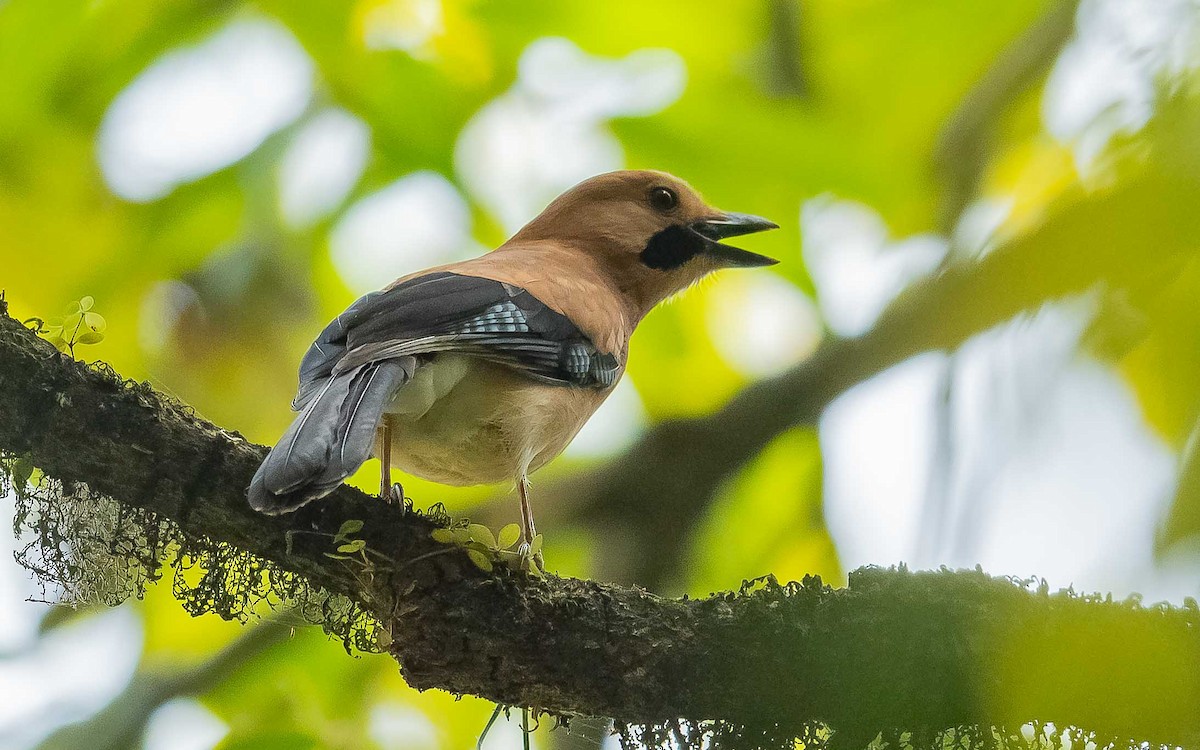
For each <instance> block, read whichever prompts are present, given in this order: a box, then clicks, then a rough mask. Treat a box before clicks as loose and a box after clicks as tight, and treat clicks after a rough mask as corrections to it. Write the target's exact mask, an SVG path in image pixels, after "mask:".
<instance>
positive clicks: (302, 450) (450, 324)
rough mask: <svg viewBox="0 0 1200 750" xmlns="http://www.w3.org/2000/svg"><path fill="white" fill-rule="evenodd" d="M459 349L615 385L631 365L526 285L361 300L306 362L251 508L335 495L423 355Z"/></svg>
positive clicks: (428, 283) (434, 284) (560, 380)
mask: <svg viewBox="0 0 1200 750" xmlns="http://www.w3.org/2000/svg"><path fill="white" fill-rule="evenodd" d="M436 352H459V353H462V354H467V355H470V356H474V357H479V358H480V359H485V360H487V361H490V362H496V363H499V364H502V365H504V366H507V367H511V368H512V369H514V370H516V371H517V372H520V373H523V374H524V375H526V376H528V377H530V378H532V379H535V380H539V381H542V382H547V383H553V384H558V385H574V386H583V387H591V388H607V387H609V386H611V385H613V384H614V383H616V381H617V377H618V376H619V375H620V363H619V361H618V360H617V358H616V357H615V356H614V355H613V354H610V353H602V352H600V351H598V350H597V349H596V347H595V345H594V344H593V343H592V342H591V341H589V340H588V338H587V337H586V336H585V335H584V334H583V333H582V332H581V331H580V330H579V328H578V327H576V326H575V324H574V323H572V322H571V321H570V319H568V318H567V317H566V316H564V315H561V314H560V313H558V312H555V311H554V310H552V309H550V308H549V307H548V306H546V305H545V304H543V303H542V302H541V301H540V300H538V299H537V298H535V297H534V296H533V295H531V294H530V293H529V292H527V291H526V290H524V289H521V288H518V287H515V286H512V285H511V284H505V283H503V282H499V281H492V280H490V279H481V278H477V277H474V276H461V275H458V274H454V273H448V272H438V273H431V274H427V275H425V276H421V277H418V278H416V279H412V280H409V281H407V282H405V283H403V284H399V285H397V286H395V287H393V288H391V289H387V290H384V291H382V292H373V293H371V294H368V295H366V296H365V297H362V298H360V299H359V300H358V301H356V302H355V303H354V304H352V305H351V306H350V307H349V308H347V309H346V311H345V312H343V313H342V314H341V315H339V316H338V317H337V318H336V319H334V320H333V322H331V323H330V324H329V325H328V326H326V327H325V330H323V331H321V334H320V335H319V336H317V340H316V341H314V342H313V344H312V346H310V347H309V349H308V352H307V353H305V355H304V358H303V360H302V361H301V362H300V389H299V391H298V392H297V394H296V398H295V399H294V400H293V401H292V408H294V409H296V410H297V411H299V412H301V413H300V415H299V416H297V418H296V420H295V421H294V422H293V423H292V426H291V427H290V428H288V430H287V432H286V433H284V436H283V438H282V439H281V440H280V441H279V444H278V445H276V446H275V448H274V449H273V450H272V451H271V452H270V454H268V456H267V458H266V460H265V461H264V462H263V464H262V466H260V467H259V469H258V472H257V473H256V474H255V476H254V480H253V481H252V482H251V484H250V488H249V499H250V504H251V505H252V506H253V507H254V508H256V509H258V510H260V511H262V512H264V513H271V514H275V513H286V512H288V511H292V510H295V509H296V508H298V507H300V506H301V505H304V504H305V503H307V502H309V501H311V500H313V499H316V498H318V497H322V496H323V495H326V494H328V493H329V492H331V491H332V490H333V489H334V488H336V487H337V486H338V485H339V484H341V482H342V480H343V479H345V478H346V477H348V476H350V474H352V473H353V472H354V471H355V470H357V469H358V467H359V466H360V465H362V463H363V462H364V461H366V460H367V458H368V457H369V456H370V453H371V447H372V444H373V441H374V438H375V432H376V430H377V429H378V427H379V424H380V422H381V420H382V418H383V413H384V411H385V410H386V408H387V404H388V403H389V402H390V400H391V399H392V398H393V397H394V395H395V393H396V392H397V391H398V390H399V389H400V388H402V387H403V386H404V384H405V383H407V382H408V381H409V380H410V379H411V378H412V377H413V374H414V372H415V371H416V369H417V367H418V365H419V359H418V355H425V354H433V353H436Z"/></svg>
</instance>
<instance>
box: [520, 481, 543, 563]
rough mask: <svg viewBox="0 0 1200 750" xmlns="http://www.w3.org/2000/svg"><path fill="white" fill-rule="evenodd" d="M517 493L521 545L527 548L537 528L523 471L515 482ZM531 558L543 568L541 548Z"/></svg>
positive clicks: (527, 482)
mask: <svg viewBox="0 0 1200 750" xmlns="http://www.w3.org/2000/svg"><path fill="white" fill-rule="evenodd" d="M517 494H519V495H520V496H521V547H522V548H523V549H525V550H528V549H529V548H530V546H531V545H532V544H533V538H534V537H535V536H537V529H536V528H534V526H533V507H532V506H530V504H529V478H528V477H526V476H525V474H524V473H523V472H522V474H521V479H520V480H519V481H518V482H517ZM533 560H534V564H535V565H537V566H538V567H539V568H542V569H545V564H544V562H543V559H542V551H541V550H538V551H537V552H534V553H533Z"/></svg>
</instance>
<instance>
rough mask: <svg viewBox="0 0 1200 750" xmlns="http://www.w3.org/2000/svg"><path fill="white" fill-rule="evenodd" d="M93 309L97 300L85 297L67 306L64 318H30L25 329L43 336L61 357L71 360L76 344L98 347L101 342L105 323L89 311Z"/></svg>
mask: <svg viewBox="0 0 1200 750" xmlns="http://www.w3.org/2000/svg"><path fill="white" fill-rule="evenodd" d="M95 305H96V300H95V299H94V298H92V297H91V296H87V297H84V298H82V299H80V300H79V301H77V302H72V303H71V304H70V305H68V306H67V310H66V315H65V316H63V317H62V318H53V319H50V320H43V319H42V318H29V319H27V320H26V321H25V325H26V326H28V327H29V328H30V330H32V331H33V332H34V333H36V334H38V335H40V336H44V337H45V338H46V340H47V341H49V342H50V343H51V344H54V346H55V348H57V349H58V350H59V351H60V352H62V353H63V354H69V355H71V357H74V356H75V346H76V345H77V344H98V343H100V342H101V341H103V340H104V329H105V328H107V327H108V321H106V320H105V319H104V316H103V315H101V314H100V313H98V312H96V311H95V310H94V309H92V308H94V307H95ZM31 324H32V325H31Z"/></svg>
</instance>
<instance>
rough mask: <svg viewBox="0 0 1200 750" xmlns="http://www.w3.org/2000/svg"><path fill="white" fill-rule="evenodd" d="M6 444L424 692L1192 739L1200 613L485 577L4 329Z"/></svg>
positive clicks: (903, 593)
mask: <svg viewBox="0 0 1200 750" xmlns="http://www.w3.org/2000/svg"><path fill="white" fill-rule="evenodd" d="M0 451H3V452H5V453H7V454H9V455H16V454H20V455H28V456H30V457H31V459H32V461H33V462H34V463H35V465H36V466H38V467H39V468H40V469H42V470H43V471H44V472H45V473H46V474H47V475H48V476H51V477H54V478H56V479H58V480H60V481H62V482H64V483H66V484H68V485H69V484H70V483H72V482H83V483H86V484H87V485H88V487H89V488H91V489H92V490H94V491H96V492H100V493H103V494H105V495H107V496H109V497H111V498H113V499H114V500H116V501H117V502H119V503H122V504H125V505H128V506H133V507H138V508H143V509H147V510H150V511H152V512H153V513H155V514H157V515H159V516H161V517H163V518H166V519H169V520H170V521H172V522H174V523H175V524H177V525H178V527H179V528H180V529H181V530H182V531H183V533H185V534H186V535H189V536H191V537H195V538H207V539H211V540H217V541H221V542H225V543H228V544H229V545H232V546H234V547H237V548H239V549H242V550H245V551H248V552H250V553H253V554H254V555H257V556H259V557H261V558H263V559H265V560H267V561H269V562H270V563H271V564H273V565H275V566H277V567H278V568H280V569H283V570H287V571H292V572H294V573H296V574H299V575H302V576H305V577H307V578H308V579H309V580H310V581H312V582H313V583H315V584H317V585H320V586H322V587H324V588H326V589H328V590H330V591H334V592H338V593H341V594H344V595H346V596H348V597H350V598H352V599H354V600H355V601H358V602H360V603H361V604H362V605H364V606H365V607H366V608H367V609H369V611H370V612H372V613H373V614H374V616H376V617H377V618H378V619H379V620H380V621H381V622H382V623H383V626H384V627H385V628H386V629H387V631H388V632H389V633H390V635H391V645H390V649H389V650H390V651H391V653H392V654H393V655H394V656H395V657H396V659H397V660H398V661H399V662H400V664H401V668H402V671H403V673H404V675H405V677H406V679H407V680H408V681H409V683H410V684H412V685H413V686H415V687H418V688H429V687H437V688H441V689H444V690H449V691H453V692H457V693H472V694H476V695H481V696H484V697H487V698H490V699H493V700H496V701H498V702H502V703H508V704H516V705H531V706H534V707H537V708H539V709H544V710H547V711H551V712H555V713H561V714H573V713H581V714H589V715H606V716H612V717H615V718H616V719H617V721H619V722H624V723H656V722H666V721H670V720H672V719H674V718H677V717H686V718H691V719H697V720H703V719H718V720H725V721H727V722H729V723H731V724H734V725H737V726H739V727H750V728H751V730H750V731H751V732H756V731H760V730H762V731H765V732H766V733H767V734H768V735H770V736H775V737H780V736H782V737H786V736H792V735H802V734H804V733H805V732H806V731H808V729H810V728H811V727H812V726H813V725H814V723H818V722H819V723H824V724H825V725H827V726H828V727H831V728H832V729H833V730H834V732H835V734H834V738H835V739H838V740H839V741H840V742H841V743H842V744H843V746H846V747H851V746H856V745H863V744H865V743H867V742H868V741H869V740H870V739H871V738H872V737H874V736H875V735H876V734H877V733H878V732H881V731H882V732H885V733H887V732H888V731H891V730H905V731H912V732H914V733H916V734H914V735H913V736H914V737H915V736H926V735H928V734H930V733H936V732H937V731H940V730H945V729H947V728H952V727H966V726H1004V727H1016V726H1019V725H1020V724H1022V723H1024V722H1027V721H1031V720H1042V721H1053V722H1057V723H1058V725H1059V726H1067V725H1078V726H1080V727H1082V728H1084V729H1087V730H1090V731H1093V732H1096V733H1098V734H1097V736H1098V737H1099V738H1101V739H1106V738H1115V739H1117V740H1119V741H1120V742H1122V743H1123V742H1126V741H1142V740H1147V741H1151V742H1155V743H1166V744H1182V745H1189V744H1196V743H1197V742H1200V711H1198V710H1197V709H1198V708H1200V670H1197V669H1196V668H1195V667H1196V665H1197V664H1200V612H1197V611H1196V609H1195V608H1194V607H1193V608H1184V609H1170V610H1168V609H1143V608H1140V607H1136V606H1131V605H1127V604H1122V603H1113V602H1105V601H1097V600H1091V599H1084V598H1079V597H1074V596H1069V595H1064V594H1059V595H1054V596H1051V595H1048V594H1047V593H1045V592H1042V591H1036V592H1035V591H1029V590H1027V589H1026V588H1025V587H1023V586H1020V585H1017V584H1014V583H1011V582H1009V581H1006V580H1000V579H993V578H989V577H987V576H985V575H983V574H982V573H980V572H959V573H950V572H939V573H927V574H913V573H909V572H907V571H904V570H891V571H883V570H862V571H859V572H857V573H855V574H852V576H851V579H850V586H849V587H848V588H846V589H841V590H834V589H831V588H829V587H826V586H823V585H821V583H820V582H819V581H818V580H806V581H805V582H803V583H800V584H789V585H788V586H779V585H777V584H774V583H764V584H761V585H759V586H757V587H754V588H752V589H750V588H748V589H746V590H744V591H743V592H741V593H739V594H737V595H734V594H728V595H718V596H714V597H711V598H708V599H704V600H689V599H682V600H668V599H663V598H660V597H657V596H654V595H652V594H650V593H647V592H645V591H643V590H640V589H636V588H624V587H618V586H612V585H606V584H602V583H597V582H593V581H582V580H573V579H563V578H556V577H549V578H546V579H544V580H539V579H535V578H532V577H527V576H524V575H522V574H516V573H511V572H507V571H499V572H496V573H494V574H484V573H482V572H481V571H480V570H478V569H477V568H476V567H474V566H473V565H472V563H471V562H470V561H469V560H468V559H467V558H466V556H465V555H464V554H462V553H460V552H459V551H458V550H457V549H455V548H449V547H445V546H443V545H440V544H438V543H436V542H434V541H432V539H431V538H430V531H431V530H432V528H433V522H432V521H431V520H430V519H428V518H427V517H425V516H422V515H419V514H415V513H408V514H404V513H402V512H400V510H399V509H397V508H395V507H391V506H388V505H385V504H384V503H382V502H379V501H377V500H375V499H373V498H370V497H367V496H365V495H364V494H363V493H361V492H358V491H357V490H354V489H351V488H349V487H343V488H341V489H340V490H338V491H337V492H336V493H334V494H333V495H332V496H331V497H329V498H328V499H327V500H325V501H323V502H320V503H314V504H312V505H311V506H310V507H308V508H305V509H303V510H301V511H300V512H298V513H296V514H293V515H290V516H285V517H282V518H268V517H264V516H261V515H258V514H256V513H254V512H253V511H251V510H250V509H249V507H248V506H247V504H246V502H245V487H246V485H247V483H248V481H249V478H250V476H251V475H252V473H253V471H254V469H255V467H256V465H257V463H258V461H259V460H260V459H261V458H262V456H263V455H264V449H263V448H261V447H259V446H255V445H252V444H250V443H249V442H247V441H246V440H244V439H243V438H241V437H240V436H239V435H237V434H236V433H231V432H227V431H225V430H222V429H220V428H218V427H216V426H215V425H212V424H211V423H209V422H206V421H204V420H202V419H200V418H198V417H196V416H195V415H194V414H193V413H191V412H190V411H189V410H188V409H187V408H186V407H184V406H182V405H180V404H179V403H177V402H175V401H173V400H171V399H169V398H167V397H165V396H162V395H160V394H158V393H156V392H154V391H153V390H152V389H151V388H150V387H149V386H146V385H130V384H127V383H125V382H123V381H122V380H121V379H120V378H118V377H117V376H116V375H115V374H114V373H112V372H111V371H106V370H104V369H99V368H94V367H88V366H86V365H84V364H82V363H80V362H77V361H74V360H71V359H69V358H66V357H64V356H62V355H60V354H59V353H58V352H56V351H55V350H54V349H53V347H51V346H50V345H49V344H47V343H46V342H44V341H42V340H40V339H38V338H37V337H36V336H34V335H33V334H32V333H31V332H29V331H28V330H27V329H25V328H24V327H23V326H22V325H21V324H20V323H18V322H16V321H14V320H12V319H10V318H8V317H7V315H3V316H0ZM347 519H361V520H363V521H364V528H363V530H362V532H361V533H360V536H361V537H362V538H364V539H365V540H366V541H367V544H368V546H369V547H370V549H372V550H375V551H377V552H379V553H381V554H382V555H384V556H386V557H387V558H390V559H391V560H393V561H396V564H395V565H392V566H390V569H386V572H382V571H381V572H379V573H378V574H375V575H371V576H363V575H361V570H359V569H357V568H356V567H355V566H354V565H353V564H350V563H348V562H346V561H341V560H333V559H330V558H329V557H327V556H325V554H324V553H325V552H326V551H327V550H328V549H329V546H328V539H329V536H331V535H333V534H334V533H336V531H337V529H338V528H339V527H340V526H341V524H342V523H343V522H344V521H345V520H347ZM289 532H299V533H295V534H289ZM322 534H323V535H327V536H321V535H322ZM289 537H290V538H291V543H290V544H289V542H288V539H289Z"/></svg>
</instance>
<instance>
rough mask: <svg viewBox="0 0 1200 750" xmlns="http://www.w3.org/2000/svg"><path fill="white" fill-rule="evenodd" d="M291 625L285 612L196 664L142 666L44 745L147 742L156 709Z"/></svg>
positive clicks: (86, 748) (191, 692)
mask: <svg viewBox="0 0 1200 750" xmlns="http://www.w3.org/2000/svg"><path fill="white" fill-rule="evenodd" d="M290 632H291V626H289V625H288V623H287V622H286V621H285V620H284V619H282V618H279V617H276V618H273V619H270V620H267V621H265V622H263V623H262V624H260V625H254V626H251V627H248V628H247V629H246V631H245V632H244V633H243V634H242V635H241V636H240V637H238V638H237V639H236V640H234V641H233V642H231V643H230V644H229V645H227V646H225V647H224V648H222V649H221V650H220V651H218V652H216V653H215V654H213V655H212V656H211V657H209V658H208V659H206V660H205V661H204V662H202V663H200V664H197V665H196V666H194V667H190V668H185V669H182V670H173V671H170V672H167V671H163V670H161V669H153V668H142V669H139V670H138V672H137V674H135V675H134V676H133V680H132V681H131V682H130V683H129V685H128V686H127V687H126V688H125V689H124V690H123V691H121V693H120V694H119V695H118V696H116V697H115V698H113V700H112V701H111V702H110V703H109V704H108V705H107V706H105V707H104V708H103V709H101V710H100V712H99V713H97V714H96V715H95V716H93V717H91V718H90V719H88V720H86V721H82V722H79V723H78V724H71V725H68V726H66V727H63V728H62V729H59V730H58V731H56V732H54V734H52V735H50V736H49V737H47V738H46V739H45V740H43V741H42V742H41V743H39V744H38V750H126V748H132V747H141V744H142V743H141V740H142V736H143V735H144V734H145V731H146V724H147V721H148V720H149V719H150V717H151V716H152V715H153V714H154V712H155V711H156V710H158V709H159V708H160V707H162V705H163V704H165V703H167V702H168V701H171V700H174V699H176V698H182V697H188V696H199V695H203V694H204V693H206V692H208V691H209V690H212V689H213V688H214V687H216V686H217V685H218V684H220V683H221V682H222V681H223V680H225V679H227V678H228V677H229V676H230V675H231V674H233V673H235V672H237V671H238V670H239V669H241V668H243V667H244V666H246V665H247V664H248V663H249V662H250V661H251V660H252V659H254V658H255V657H257V656H258V655H259V654H262V653H263V652H265V651H267V650H268V649H270V648H271V647H272V646H274V645H276V644H278V643H282V642H283V641H284V640H285V639H286V638H287V637H288V634H289V633H290Z"/></svg>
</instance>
